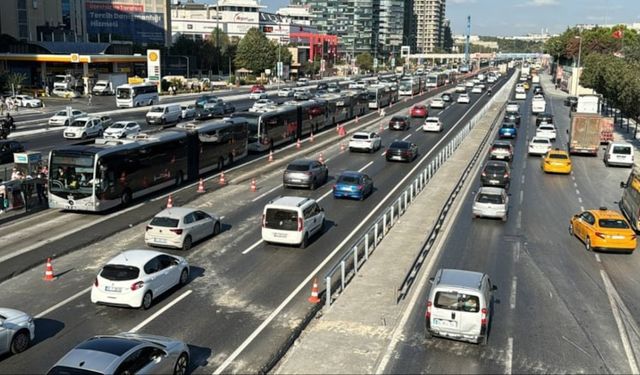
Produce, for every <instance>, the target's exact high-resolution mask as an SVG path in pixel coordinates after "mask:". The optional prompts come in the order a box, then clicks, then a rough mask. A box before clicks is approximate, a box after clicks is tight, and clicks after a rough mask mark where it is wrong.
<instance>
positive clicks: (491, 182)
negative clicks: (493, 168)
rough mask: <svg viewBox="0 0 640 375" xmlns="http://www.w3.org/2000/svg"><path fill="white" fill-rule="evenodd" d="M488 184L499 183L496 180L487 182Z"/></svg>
mask: <svg viewBox="0 0 640 375" xmlns="http://www.w3.org/2000/svg"><path fill="white" fill-rule="evenodd" d="M489 183H490V184H497V183H500V181H498V180H489Z"/></svg>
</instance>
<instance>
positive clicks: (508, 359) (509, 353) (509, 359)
mask: <svg viewBox="0 0 640 375" xmlns="http://www.w3.org/2000/svg"><path fill="white" fill-rule="evenodd" d="M505 355H506V356H505V359H504V362H505V369H504V373H505V374H511V373H512V372H511V371H512V369H513V337H509V338H508V339H507V349H506V351H505Z"/></svg>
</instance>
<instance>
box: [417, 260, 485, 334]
mask: <svg viewBox="0 0 640 375" xmlns="http://www.w3.org/2000/svg"><path fill="white" fill-rule="evenodd" d="M430 281H431V283H432V286H431V290H430V291H429V299H428V300H427V312H426V314H425V320H426V321H425V325H426V327H425V328H426V331H425V335H426V338H427V339H430V338H431V337H433V336H441V337H447V338H451V339H455V340H461V341H468V342H473V343H480V344H483V345H484V344H486V343H487V339H488V335H489V322H490V321H491V315H492V313H493V291H494V290H496V289H497V288H496V287H495V286H494V285H492V284H491V281H490V280H489V276H488V275H487V274H485V273H480V272H473V271H465V270H456V269H440V270H438V272H437V273H436V276H435V277H434V278H432V279H431V280H430Z"/></svg>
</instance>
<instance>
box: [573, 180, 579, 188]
mask: <svg viewBox="0 0 640 375" xmlns="http://www.w3.org/2000/svg"><path fill="white" fill-rule="evenodd" d="M573 187H575V188H576V189H577V188H578V183H577V182H575V181H574V182H573Z"/></svg>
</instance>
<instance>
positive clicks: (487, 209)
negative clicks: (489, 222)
mask: <svg viewBox="0 0 640 375" xmlns="http://www.w3.org/2000/svg"><path fill="white" fill-rule="evenodd" d="M472 210H473V217H474V218H476V217H490V218H496V219H502V221H507V214H508V211H509V195H508V194H507V191H506V190H504V189H503V188H499V187H482V188H480V190H479V191H478V193H477V194H476V198H475V199H474V201H473V207H472Z"/></svg>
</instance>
